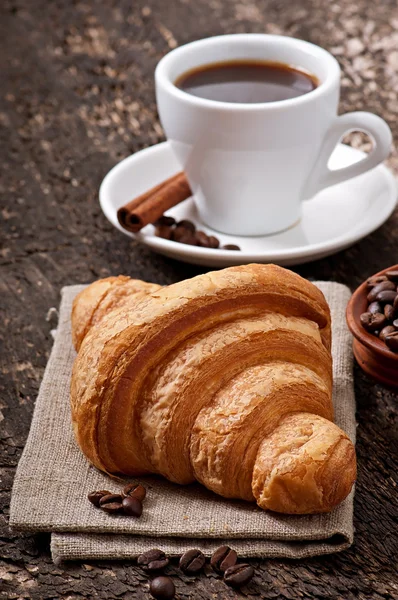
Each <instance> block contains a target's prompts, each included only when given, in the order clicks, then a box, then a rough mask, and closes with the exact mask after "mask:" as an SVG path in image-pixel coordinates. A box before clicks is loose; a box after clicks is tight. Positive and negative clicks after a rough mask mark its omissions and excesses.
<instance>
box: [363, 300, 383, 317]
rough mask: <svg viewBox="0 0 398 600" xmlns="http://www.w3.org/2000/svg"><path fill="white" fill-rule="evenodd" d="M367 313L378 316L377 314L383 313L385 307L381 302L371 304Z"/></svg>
mask: <svg viewBox="0 0 398 600" xmlns="http://www.w3.org/2000/svg"><path fill="white" fill-rule="evenodd" d="M367 312H370V313H372V315H374V314H376V313H382V312H383V307H382V305H381V304H380V302H371V303H370V304H369V306H368V310H367Z"/></svg>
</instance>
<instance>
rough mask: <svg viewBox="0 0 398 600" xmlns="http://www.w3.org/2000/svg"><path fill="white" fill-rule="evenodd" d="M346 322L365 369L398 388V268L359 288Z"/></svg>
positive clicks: (388, 384) (357, 357)
mask: <svg viewBox="0 0 398 600" xmlns="http://www.w3.org/2000/svg"><path fill="white" fill-rule="evenodd" d="M347 323H348V326H349V328H350V330H351V332H352V334H353V335H354V342H353V351H354V355H355V358H356V359H357V361H358V363H359V365H360V366H361V367H362V369H363V370H364V371H365V372H366V373H368V374H369V375H371V376H372V377H373V378H374V379H376V380H377V381H380V382H382V383H384V384H385V385H387V386H389V387H392V388H394V389H398V377H397V373H398V265H395V266H393V267H389V268H388V269H384V270H383V271H380V273H376V275H373V276H372V277H369V278H368V279H367V280H366V281H364V282H363V283H362V285H360V286H359V288H358V289H357V290H356V291H355V292H354V294H353V295H352V297H351V299H350V302H349V303H348V306H347Z"/></svg>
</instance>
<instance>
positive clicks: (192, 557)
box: [180, 549, 206, 575]
mask: <svg viewBox="0 0 398 600" xmlns="http://www.w3.org/2000/svg"><path fill="white" fill-rule="evenodd" d="M205 562H206V559H205V555H204V554H203V552H201V551H200V550H197V549H193V550H187V552H185V554H183V555H182V556H181V558H180V569H181V571H183V572H184V573H187V574H189V575H190V574H193V573H198V572H199V571H201V570H202V569H203V567H204V564H205Z"/></svg>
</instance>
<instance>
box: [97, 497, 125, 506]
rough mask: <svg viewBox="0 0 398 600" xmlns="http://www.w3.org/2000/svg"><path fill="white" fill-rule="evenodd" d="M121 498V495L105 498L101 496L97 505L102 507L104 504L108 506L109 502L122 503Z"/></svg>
mask: <svg viewBox="0 0 398 600" xmlns="http://www.w3.org/2000/svg"><path fill="white" fill-rule="evenodd" d="M122 500H123V497H122V495H121V494H107V495H106V496H102V498H101V499H100V501H99V505H100V506H101V507H102V506H103V505H104V504H109V503H110V502H119V503H120V504H121V503H122Z"/></svg>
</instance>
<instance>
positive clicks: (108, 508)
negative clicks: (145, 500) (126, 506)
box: [100, 502, 122, 515]
mask: <svg viewBox="0 0 398 600" xmlns="http://www.w3.org/2000/svg"><path fill="white" fill-rule="evenodd" d="M100 508H101V509H102V510H103V511H105V512H107V513H109V514H112V515H116V514H118V513H121V512H122V505H121V503H120V502H109V504H103V505H102V506H101V507H100Z"/></svg>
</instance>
